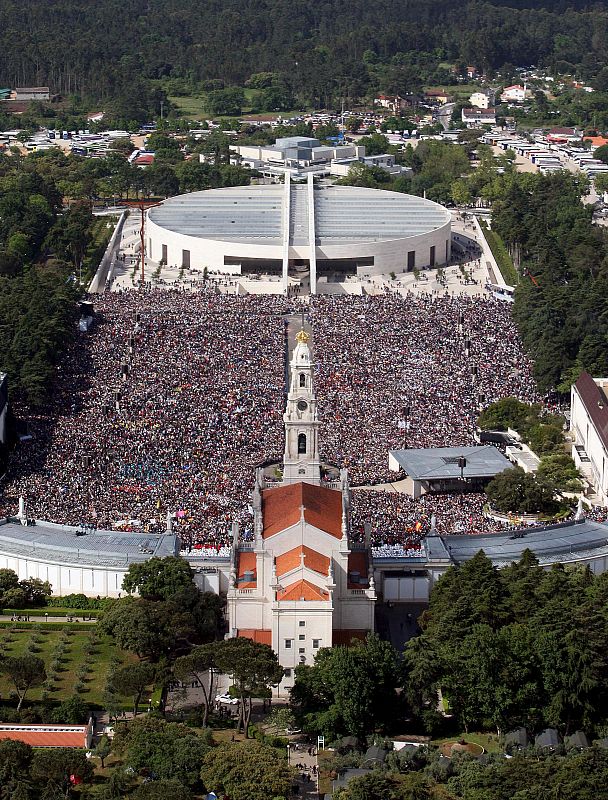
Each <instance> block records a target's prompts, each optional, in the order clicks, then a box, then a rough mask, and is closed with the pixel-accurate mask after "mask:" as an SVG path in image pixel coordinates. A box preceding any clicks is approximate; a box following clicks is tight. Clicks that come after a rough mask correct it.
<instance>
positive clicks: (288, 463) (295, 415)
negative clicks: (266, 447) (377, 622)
mask: <svg viewBox="0 0 608 800" xmlns="http://www.w3.org/2000/svg"><path fill="white" fill-rule="evenodd" d="M296 339H297V344H296V346H295V348H294V351H293V355H292V359H291V370H290V385H289V392H288V396H287V407H286V410H285V414H284V424H285V453H284V458H283V471H282V481H281V484H280V485H277V484H276V483H272V484H271V483H269V482H268V481H267V480H266V478H265V477H264V473H263V470H262V469H261V468H259V469H258V470H257V471H256V480H255V487H254V490H253V497H252V507H253V514H254V539H253V542H240V541H238V537H235V543H234V547H233V551H232V553H233V555H232V561H231V572H230V581H229V588H228V595H227V601H228V618H229V625H230V635H231V636H245V637H248V638H251V639H254V640H255V641H259V642H263V643H264V644H268V645H270V646H271V647H272V648H273V650H274V651H275V652H276V653H277V655H278V657H279V661H280V663H281V664H282V665H283V666H284V667H285V677H284V679H283V682H282V684H281V690H285V689H288V688H290V687H291V686H293V682H294V669H295V667H296V666H297V665H298V664H312V663H313V660H314V657H315V654H316V653H317V652H318V650H319V649H320V648H322V647H331V646H332V645H334V644H347V643H349V642H350V640H351V639H352V638H363V637H364V636H365V635H366V634H367V632H368V631H372V630H373V629H374V605H375V601H376V590H375V585H374V578H373V573H372V568H371V566H372V565H371V563H370V557H369V550H368V548H367V546H366V545H365V544H364V543H360V542H352V541H351V538H350V493H349V486H348V474H347V472H346V470H342V471H341V473H340V479H339V481H331V482H329V481H325V480H324V479H322V463H321V459H320V457H319V438H318V428H319V421H318V416H317V400H316V396H315V391H314V370H313V366H314V365H313V363H312V358H311V352H310V347H309V344H308V342H309V336H308V334H307V333H306V332H305V331H303V330H302V331H300V333H299V334H298V335H297V337H296Z"/></svg>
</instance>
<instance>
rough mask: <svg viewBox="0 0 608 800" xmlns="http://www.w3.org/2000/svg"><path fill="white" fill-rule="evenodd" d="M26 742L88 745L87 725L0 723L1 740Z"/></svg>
mask: <svg viewBox="0 0 608 800" xmlns="http://www.w3.org/2000/svg"><path fill="white" fill-rule="evenodd" d="M4 739H11V740H12V741H17V742H25V743H26V744H29V745H31V746H32V747H86V746H87V726H86V725H13V724H7V725H0V741H2V740H4Z"/></svg>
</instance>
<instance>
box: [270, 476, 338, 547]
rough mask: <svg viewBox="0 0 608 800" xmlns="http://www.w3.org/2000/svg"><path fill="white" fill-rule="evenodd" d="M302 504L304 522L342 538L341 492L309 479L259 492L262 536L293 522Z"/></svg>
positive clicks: (271, 534) (290, 525)
mask: <svg viewBox="0 0 608 800" xmlns="http://www.w3.org/2000/svg"><path fill="white" fill-rule="evenodd" d="M302 508H304V519H305V520H306V522H308V523H309V524H310V525H313V526H314V527H315V528H318V529H319V530H322V531H325V533H329V534H331V536H335V537H336V539H341V538H342V493H341V492H340V491H337V490H335V489H327V488H326V487H324V486H313V485H312V484H310V483H292V484H289V485H287V486H279V487H277V488H276V489H265V490H264V491H263V492H262V515H263V519H264V530H263V533H262V535H263V537H264V539H267V538H268V537H269V536H273V535H274V534H275V533H280V532H281V531H284V530H286V529H287V528H291V527H292V525H295V524H296V523H297V522H298V520H299V519H300V516H301V513H302Z"/></svg>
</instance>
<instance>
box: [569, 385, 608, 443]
mask: <svg viewBox="0 0 608 800" xmlns="http://www.w3.org/2000/svg"><path fill="white" fill-rule="evenodd" d="M574 386H575V389H576V391H577V392H578V394H579V397H580V398H581V400H582V401H583V405H584V406H585V408H586V410H587V413H588V414H589V418H590V419H591V422H592V423H593V426H594V428H595V429H596V431H597V434H598V436H599V437H600V439H601V441H602V444H603V445H604V447H605V448H606V449H608V397H606V392H605V391H604V389H603V388H602V387H601V386H599V385H598V384H597V383H596V382H595V381H594V380H593V378H592V377H591V375H589V373H588V372H582V373H581V375H580V377H579V379H578V380H577V382H576V383H575V384H574Z"/></svg>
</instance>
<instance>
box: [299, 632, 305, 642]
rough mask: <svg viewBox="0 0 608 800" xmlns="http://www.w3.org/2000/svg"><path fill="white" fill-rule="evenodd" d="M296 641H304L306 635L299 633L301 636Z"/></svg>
mask: <svg viewBox="0 0 608 800" xmlns="http://www.w3.org/2000/svg"><path fill="white" fill-rule="evenodd" d="M298 639H299V641H301V642H303V641H304V640H305V639H306V635H305V634H304V633H301V634H300V635H299V636H298Z"/></svg>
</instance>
